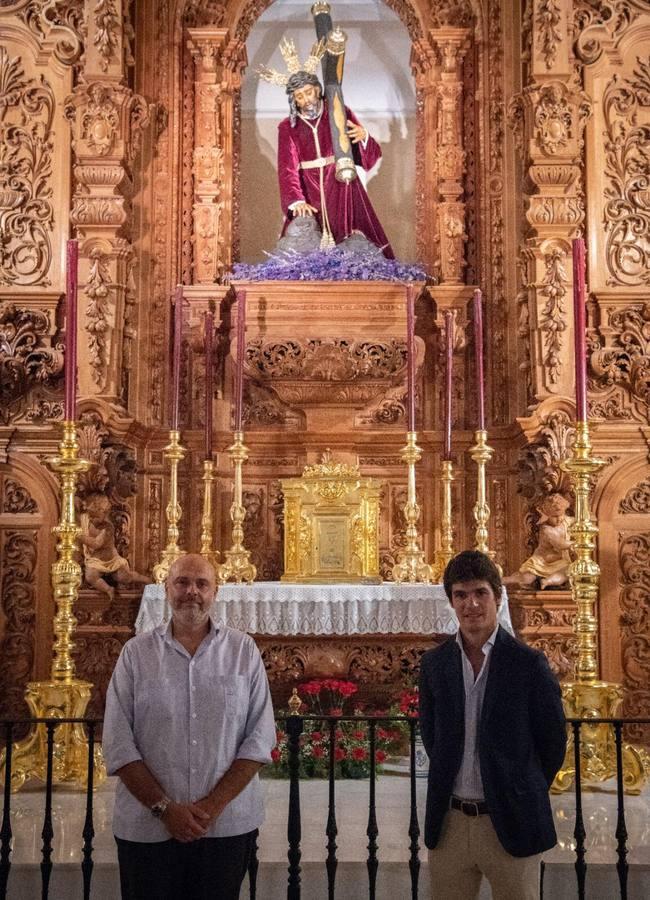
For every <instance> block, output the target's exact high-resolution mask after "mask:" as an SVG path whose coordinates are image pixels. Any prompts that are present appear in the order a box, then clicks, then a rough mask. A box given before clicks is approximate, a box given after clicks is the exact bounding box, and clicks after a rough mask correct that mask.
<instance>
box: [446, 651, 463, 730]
mask: <svg viewBox="0 0 650 900" xmlns="http://www.w3.org/2000/svg"><path fill="white" fill-rule="evenodd" d="M450 649H451V653H450V659H449V664H448V666H446V667H445V678H446V681H447V688H448V697H449V703H450V706H451V708H452V709H453V711H454V713H455V716H454V719H455V724H456V725H457V726H459V727H460V728H461V729H462V732H463V734H464V733H465V685H464V683H463V666H462V661H461V658H460V647H459V646H458V644H457V643H456V642H455V641H454V642H453V644H452V646H451V648H450Z"/></svg>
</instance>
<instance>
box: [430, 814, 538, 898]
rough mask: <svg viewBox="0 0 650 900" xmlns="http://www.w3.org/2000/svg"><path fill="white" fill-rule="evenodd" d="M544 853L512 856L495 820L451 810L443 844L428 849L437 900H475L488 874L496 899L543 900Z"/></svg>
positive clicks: (445, 825) (433, 891)
mask: <svg viewBox="0 0 650 900" xmlns="http://www.w3.org/2000/svg"><path fill="white" fill-rule="evenodd" d="M541 859H542V856H541V854H536V855H535V856H522V857H518V856H511V855H510V854H509V853H507V852H506V851H505V850H504V849H503V847H502V846H501V844H500V843H499V839H498V837H497V836H496V832H495V830H494V827H493V825H492V822H491V821H490V817H489V816H487V815H485V816H476V817H474V816H466V815H465V813H462V812H460V810H457V809H450V810H449V812H448V813H447V815H446V816H445V820H444V822H443V823H442V832H441V834H440V840H439V841H438V845H437V847H436V848H435V850H429V871H430V873H431V896H432V898H433V900H474V898H475V897H478V894H479V890H480V887H481V875H485V877H486V878H487V880H488V881H489V882H490V886H491V888H492V898H493V900H539V864H540V862H541Z"/></svg>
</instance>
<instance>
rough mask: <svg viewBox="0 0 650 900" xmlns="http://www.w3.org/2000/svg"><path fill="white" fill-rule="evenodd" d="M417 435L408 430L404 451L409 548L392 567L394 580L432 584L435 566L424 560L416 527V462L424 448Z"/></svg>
mask: <svg viewBox="0 0 650 900" xmlns="http://www.w3.org/2000/svg"><path fill="white" fill-rule="evenodd" d="M417 437H418V436H417V432H416V431H408V432H407V433H406V447H404V449H403V450H402V459H403V461H404V462H405V463H406V465H407V466H408V493H407V499H406V504H405V505H404V518H405V519H406V547H405V548H404V550H403V551H402V552H401V553H400V554H399V562H397V563H396V564H395V565H394V566H393V581H396V582H402V581H408V582H409V583H410V584H416V583H420V584H430V583H431V582H432V581H433V577H434V573H433V566H431V565H429V563H428V562H426V561H425V559H424V550H421V549H420V541H419V536H418V529H417V522H418V519H419V518H420V507H419V506H418V502H417V494H416V490H415V464H416V463H417V462H419V461H420V460H421V459H422V450H421V449H420V448H419V447H418V445H417Z"/></svg>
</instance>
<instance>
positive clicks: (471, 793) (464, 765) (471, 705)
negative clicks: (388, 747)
mask: <svg viewBox="0 0 650 900" xmlns="http://www.w3.org/2000/svg"><path fill="white" fill-rule="evenodd" d="M498 630H499V626H498V625H497V627H496V628H495V629H494V631H493V632H492V634H491V635H490V637H489V638H488V639H487V641H486V642H485V643H484V644H483V646H482V647H481V650H482V651H483V657H484V658H483V665H482V666H481V671H480V672H479V673H478V676H477V677H476V679H475V678H474V669H473V668H472V664H471V662H470V661H469V659H468V657H467V654H466V653H465V647H464V646H463V638H462V636H461V633H460V631H457V632H456V643H457V644H458V646H459V647H460V658H461V661H462V666H463V686H464V688H465V746H464V748H463V759H462V762H461V764H460V769H459V770H458V775H456V780H455V782H454V796H456V797H461V798H462V799H463V800H484V799H485V794H484V793H483V779H482V778H481V763H480V759H479V754H478V731H479V725H480V723H481V712H482V710H483V698H484V697H485V685H486V683H487V677H488V671H489V669H490V656H491V654H492V648H493V647H494V642H495V640H496V636H497V631H498Z"/></svg>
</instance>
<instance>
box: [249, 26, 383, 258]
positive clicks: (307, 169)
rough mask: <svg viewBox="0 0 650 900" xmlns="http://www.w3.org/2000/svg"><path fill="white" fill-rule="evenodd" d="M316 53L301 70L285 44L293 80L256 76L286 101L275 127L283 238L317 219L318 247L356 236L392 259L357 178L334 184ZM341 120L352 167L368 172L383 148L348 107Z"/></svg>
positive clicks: (266, 73) (272, 75)
mask: <svg viewBox="0 0 650 900" xmlns="http://www.w3.org/2000/svg"><path fill="white" fill-rule="evenodd" d="M317 48H318V45H317V46H316V47H315V48H314V50H312V55H311V56H310V57H309V58H308V60H307V61H306V62H305V64H304V65H303V66H299V65H297V64H296V62H297V54H296V51H295V46H294V45H293V42H292V41H286V40H285V41H284V42H283V45H281V48H280V49H281V51H282V54H283V56H284V58H285V59H286V60H287V61H288V62H289V71H290V73H291V74H290V75H288V76H286V75H281V74H280V73H278V72H275V71H273V70H269V69H262V70H261V71H260V75H261V76H262V78H265V79H266V80H268V81H272V82H273V83H275V84H283V85H284V86H285V88H286V92H287V96H288V98H289V116H288V117H287V118H286V119H284V120H283V121H282V122H280V125H279V126H278V179H279V183H280V203H281V205H282V211H283V213H284V216H285V221H284V227H283V230H282V233H283V234H284V231H285V230H286V228H287V225H288V224H289V222H290V221H291V219H292V218H294V217H296V216H315V217H316V219H317V221H318V224H319V225H320V228H321V231H322V234H323V241H322V242H321V246H324V247H327V246H333V245H334V244H339V243H341V241H343V240H345V239H346V238H348V237H350V236H351V235H353V234H359V233H360V234H363V235H364V236H365V237H366V238H367V239H368V240H369V241H370V242H371V243H373V244H375V245H376V246H377V247H379V248H380V249H381V251H382V252H383V254H384V256H386V257H388V258H389V259H394V258H395V255H394V253H393V250H392V248H391V246H390V243H389V241H388V238H387V237H386V234H385V232H384V230H383V228H382V227H381V223H380V222H379V219H378V218H377V215H376V213H375V211H374V209H373V207H372V204H371V203H370V198H369V197H368V194H367V193H366V190H365V188H364V186H363V185H362V184H361V181H360V180H359V179H358V178H355V179H354V180H353V181H351V182H350V181H345V182H341V181H338V180H337V178H336V166H335V158H334V148H333V142H332V134H331V129H330V120H329V117H330V110H329V107H328V102H327V100H326V99H325V98H324V96H323V88H322V86H321V83H320V81H319V80H318V77H317V76H316V75H315V74H314V68H315V65H316V64H317V63H318V61H319V59H320V56H319V55H318V50H317ZM321 55H322V54H321ZM345 120H346V121H345V125H346V131H347V135H348V137H349V139H350V141H351V143H352V153H353V158H354V162H355V164H356V165H359V166H362V167H363V168H364V169H365V170H366V171H367V170H369V169H371V168H372V167H373V166H374V164H375V163H376V162H377V160H378V159H380V158H381V148H380V146H379V144H378V143H377V141H376V140H375V139H374V138H373V137H371V136H370V135H369V134H368V131H367V129H366V128H364V127H363V125H361V123H360V122H359V121H358V119H357V118H356V116H355V115H354V113H353V112H351V111H350V110H349V109H348V108H347V107H345Z"/></svg>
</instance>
